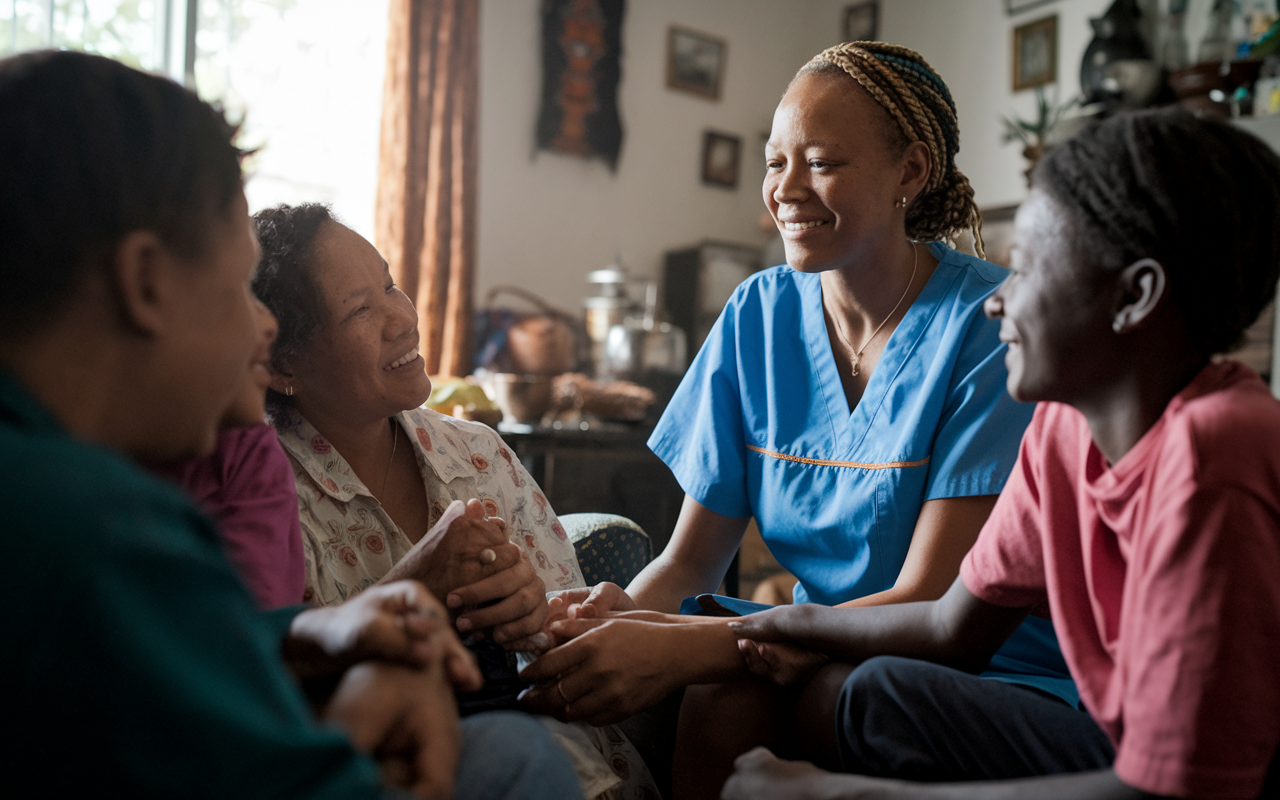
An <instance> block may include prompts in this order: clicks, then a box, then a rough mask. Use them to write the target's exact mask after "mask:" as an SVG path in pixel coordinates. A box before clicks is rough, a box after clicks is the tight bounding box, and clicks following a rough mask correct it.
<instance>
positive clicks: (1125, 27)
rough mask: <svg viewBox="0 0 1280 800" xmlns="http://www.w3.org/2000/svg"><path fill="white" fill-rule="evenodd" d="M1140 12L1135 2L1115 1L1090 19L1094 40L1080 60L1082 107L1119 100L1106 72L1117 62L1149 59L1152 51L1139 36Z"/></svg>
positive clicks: (1113, 102)
mask: <svg viewBox="0 0 1280 800" xmlns="http://www.w3.org/2000/svg"><path fill="white" fill-rule="evenodd" d="M1141 18H1142V9H1140V8H1138V3H1137V0H1116V1H1115V2H1114V3H1112V4H1111V7H1110V8H1108V9H1107V13H1105V14H1103V15H1102V16H1101V17H1095V18H1093V19H1091V20H1089V24H1090V25H1091V26H1093V40H1092V41H1090V42H1089V46H1088V47H1087V48H1085V51H1084V58H1082V59H1081V61H1080V91H1081V93H1083V95H1084V102H1085V104H1086V105H1087V104H1089V103H1097V102H1102V103H1106V104H1108V105H1109V106H1110V105H1113V104H1115V103H1117V102H1118V101H1119V100H1120V99H1121V94H1122V92H1121V91H1120V90H1119V89H1118V88H1117V87H1116V86H1114V85H1111V84H1113V83H1114V80H1112V81H1108V78H1109V77H1112V74H1111V71H1109V70H1108V67H1110V66H1111V65H1112V64H1114V63H1115V62H1117V61H1139V60H1147V61H1149V60H1150V59H1151V51H1150V49H1149V48H1148V47H1147V42H1146V40H1145V39H1144V38H1143V37H1142V29H1141V25H1140V20H1141Z"/></svg>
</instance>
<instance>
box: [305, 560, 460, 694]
mask: <svg viewBox="0 0 1280 800" xmlns="http://www.w3.org/2000/svg"><path fill="white" fill-rule="evenodd" d="M447 619H448V616H447V615H446V613H445V611H444V608H443V607H442V606H441V605H440V602H439V601H438V600H436V599H435V598H434V597H432V596H431V593H430V592H428V591H427V590H426V589H425V588H424V587H423V586H422V584H420V583H418V582H417V581H397V582H395V583H387V584H380V585H377V586H370V587H369V588H368V589H366V590H364V591H363V592H361V593H360V594H358V595H356V596H355V597H353V598H351V599H350V600H348V601H347V602H345V603H343V604H342V605H340V606H332V607H328V608H312V609H308V610H306V611H304V612H302V613H301V614H299V615H298V616H296V617H294V619H293V624H292V625H290V627H289V634H288V636H287V637H286V638H285V641H284V655H285V659H286V660H287V661H288V662H289V665H290V667H291V668H292V669H293V671H294V673H295V674H296V675H298V676H299V677H300V678H308V677H316V676H320V675H327V674H334V673H339V672H341V671H342V670H344V669H346V668H347V667H349V666H351V665H352V664H355V663H357V662H359V661H365V660H369V659H376V660H381V661H390V662H393V663H398V664H403V665H405V666H409V667H426V666H428V665H430V664H432V663H436V662H439V663H441V664H442V665H443V668H444V671H445V674H446V675H447V676H448V677H449V679H450V680H451V681H452V682H453V684H454V685H455V686H456V687H457V688H459V689H463V690H468V691H470V690H475V689H478V688H480V684H481V682H482V681H481V677H480V672H479V670H478V669H477V668H476V664H475V658H474V657H473V656H472V655H471V653H469V652H468V651H467V649H466V648H465V647H463V646H462V643H461V642H459V641H458V637H457V636H455V635H454V634H453V632H452V631H451V630H449V626H448V624H447Z"/></svg>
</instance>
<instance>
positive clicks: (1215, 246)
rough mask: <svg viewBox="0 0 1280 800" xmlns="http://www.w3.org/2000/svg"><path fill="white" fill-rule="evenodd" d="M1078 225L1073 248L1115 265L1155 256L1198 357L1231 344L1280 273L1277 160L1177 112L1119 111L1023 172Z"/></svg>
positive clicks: (1253, 142) (1251, 142)
mask: <svg viewBox="0 0 1280 800" xmlns="http://www.w3.org/2000/svg"><path fill="white" fill-rule="evenodd" d="M1031 185H1032V188H1033V189H1039V190H1041V191H1044V192H1045V193H1047V194H1048V195H1049V196H1050V197H1052V198H1053V199H1054V200H1056V201H1057V202H1058V204H1059V205H1060V206H1062V207H1063V209H1064V210H1065V211H1066V213H1067V214H1068V215H1070V216H1071V217H1072V218H1073V221H1074V222H1075V223H1076V224H1077V225H1078V226H1079V228H1078V235H1077V236H1076V237H1075V239H1076V245H1075V247H1076V254H1077V256H1079V257H1080V258H1082V259H1083V260H1084V262H1085V263H1086V264H1087V265H1089V266H1090V267H1092V268H1095V269H1104V270H1120V269H1123V268H1124V267H1126V266H1128V265H1129V264H1132V263H1134V262H1135V261H1138V260H1141V259H1143V258H1153V259H1155V260H1156V261H1158V262H1160V264H1161V265H1162V266H1163V267H1164V269H1165V273H1166V274H1167V275H1168V276H1169V284H1170V291H1171V298H1172V300H1173V303H1174V305H1175V306H1176V307H1177V308H1178V309H1179V310H1180V311H1181V312H1182V314H1183V316H1184V317H1185V320H1186V325H1187V327H1188V330H1189V331H1190V332H1191V335H1192V337H1193V340H1194V341H1196V342H1197V343H1199V344H1200V345H1201V346H1202V347H1204V348H1205V352H1207V353H1220V352H1224V351H1227V350H1229V349H1230V348H1231V347H1232V346H1234V345H1235V344H1237V343H1238V342H1239V341H1240V338H1241V336H1242V335H1243V333H1244V331H1245V329H1246V328H1248V327H1249V326H1250V325H1252V324H1253V322H1254V320H1256V319H1257V318H1258V315H1259V314H1260V313H1261V312H1262V310H1263V309H1264V308H1265V307H1266V305H1267V303H1269V302H1270V301H1271V298H1272V297H1273V296H1274V295H1275V292H1276V281H1277V279H1278V278H1280V157H1278V156H1277V155H1276V154H1275V153H1274V152H1272V150H1271V149H1270V148H1269V147H1267V145H1266V144H1264V143H1263V142H1262V141H1261V140H1259V139H1257V138H1255V137H1254V136H1252V135H1250V134H1248V133H1245V132H1244V131H1241V130H1240V129H1238V128H1236V127H1233V126H1232V125H1230V124H1228V123H1226V122H1222V121H1219V120H1213V119H1208V118H1200V117H1196V116H1193V115H1192V114H1190V113H1188V112H1186V111H1182V110H1172V111H1171V110H1157V111H1141V112H1133V113H1127V114H1119V115H1117V116H1115V117H1112V118H1111V119H1108V120H1106V121H1104V122H1101V123H1098V124H1097V125H1095V126H1093V127H1092V128H1089V129H1086V130H1084V131H1081V132H1080V133H1078V134H1076V135H1075V136H1074V137H1072V138H1071V139H1068V140H1067V141H1065V142H1063V143H1061V144H1059V145H1057V146H1056V147H1053V148H1050V150H1049V151H1048V152H1047V153H1046V154H1045V156H1044V157H1043V158H1042V159H1041V160H1040V162H1039V163H1038V164H1037V165H1036V168H1035V171H1034V172H1033V173H1032V175H1031Z"/></svg>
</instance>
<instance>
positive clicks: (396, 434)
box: [378, 417, 400, 502]
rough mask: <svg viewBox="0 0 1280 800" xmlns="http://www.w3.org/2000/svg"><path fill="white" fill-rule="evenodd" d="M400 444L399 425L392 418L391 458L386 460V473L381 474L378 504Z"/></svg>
mask: <svg viewBox="0 0 1280 800" xmlns="http://www.w3.org/2000/svg"><path fill="white" fill-rule="evenodd" d="M399 443H400V423H399V422H397V421H396V419H395V418H394V417H392V419H391V458H388V459H387V471H386V472H384V473H382V488H381V489H379V490H378V498H379V502H381V498H382V493H383V492H385V491H386V490H387V480H388V479H389V478H390V477H391V463H392V462H393V461H395V460H396V445H397V444H399Z"/></svg>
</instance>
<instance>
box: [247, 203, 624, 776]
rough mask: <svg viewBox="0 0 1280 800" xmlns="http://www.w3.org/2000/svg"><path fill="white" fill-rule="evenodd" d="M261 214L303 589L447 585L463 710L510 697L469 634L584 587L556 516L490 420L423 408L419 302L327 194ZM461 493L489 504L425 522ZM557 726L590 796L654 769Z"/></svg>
mask: <svg viewBox="0 0 1280 800" xmlns="http://www.w3.org/2000/svg"><path fill="white" fill-rule="evenodd" d="M254 220H255V222H256V224H257V230H258V238H259V241H260V243H261V247H262V261H261V263H260V264H259V267H258V272H257V275H256V276H255V278H254V283H253V289H254V292H255V293H256V294H257V295H258V297H259V298H260V299H261V300H262V301H263V302H264V303H265V304H266V305H267V307H268V308H270V309H271V311H272V312H273V313H274V314H275V315H276V318H277V319H278V321H279V333H278V335H277V337H276V340H275V343H274V345H273V347H272V358H271V363H272V372H273V375H272V381H271V390H270V392H269V394H268V411H269V416H270V417H271V421H272V422H273V423H274V425H275V426H276V430H277V433H278V435H279V437H280V442H281V444H282V445H283V446H284V449H285V451H286V452H287V453H288V454H289V458H290V460H291V462H292V464H293V473H294V478H295V482H296V486H297V489H298V509H299V513H300V517H301V521H302V537H303V548H304V552H305V558H306V587H307V588H306V598H307V599H308V600H311V601H313V602H317V603H321V604H325V605H332V604H335V603H340V602H342V601H343V600H344V599H346V598H348V597H350V596H352V595H354V594H356V593H358V592H360V591H361V590H363V589H365V588H366V587H368V586H370V585H372V584H375V583H382V582H386V581H390V580H395V579H400V578H415V579H417V580H420V581H422V582H423V583H424V584H426V586H427V587H428V588H429V589H430V590H431V591H432V593H433V594H435V595H436V596H438V597H441V598H446V603H447V605H448V606H449V608H450V609H451V610H452V612H453V613H454V614H456V615H457V618H456V623H455V624H456V626H457V628H458V630H459V631H461V632H463V633H472V632H474V633H478V634H480V635H481V636H478V637H475V638H474V639H473V641H472V644H471V646H472V647H473V649H476V650H477V651H478V654H479V655H480V657H481V663H482V666H484V667H485V668H486V670H485V671H486V679H487V683H488V686H487V687H486V688H487V691H488V695H487V696H485V697H482V698H473V699H471V700H470V701H469V704H470V706H471V707H472V708H484V707H488V706H491V705H493V704H502V703H508V702H511V701H513V700H514V696H515V693H516V692H517V691H518V690H519V688H521V686H522V684H520V682H519V681H518V679H517V678H516V677H515V674H514V672H513V671H511V670H509V669H508V668H507V667H506V663H505V662H506V659H505V658H503V655H502V654H501V652H498V653H497V654H496V655H495V653H494V648H493V647H492V646H491V645H488V644H487V643H484V642H481V641H480V638H481V637H488V638H489V639H490V640H491V641H492V642H494V643H497V644H500V645H503V646H504V647H505V648H507V650H509V651H510V650H516V651H519V650H527V649H530V648H531V647H532V646H533V644H532V642H531V641H530V639H529V637H530V636H532V635H534V634H537V633H538V632H539V630H540V629H541V627H542V624H543V622H544V620H545V619H546V618H547V601H546V594H545V590H547V589H552V590H555V589H569V588H574V587H581V586H583V579H582V572H581V570H580V569H579V568H578V562H577V559H576V557H575V555H574V550H573V546H572V544H571V543H570V542H569V541H568V536H567V535H566V534H565V531H564V528H563V527H561V525H560V522H559V521H558V520H557V519H556V515H555V512H554V511H553V510H552V509H551V507H550V505H549V504H548V503H547V499H546V497H545V496H544V495H543V494H542V492H541V491H540V490H539V488H538V486H537V484H536V483H534V481H533V479H532V478H531V477H530V476H529V474H528V473H527V472H526V471H525V469H524V467H523V466H521V464H520V462H519V460H517V459H516V458H515V456H514V455H513V454H512V452H511V450H510V449H508V448H507V447H506V445H505V444H503V442H502V440H501V438H499V437H498V435H497V434H496V433H494V431H493V430H492V429H490V428H488V427H486V426H484V425H480V424H477V423H474V422H467V421H465V420H459V419H454V418H452V417H446V416H442V415H440V414H437V413H435V412H433V411H429V410H426V409H423V408H421V405H422V404H423V403H424V402H425V401H426V399H427V396H428V395H429V394H430V392H431V382H430V380H429V379H428V377H427V375H426V373H425V371H424V369H423V366H424V365H423V359H422V357H421V356H419V355H418V330H417V314H416V312H415V310H414V307H413V304H412V302H411V301H410V300H409V298H408V297H407V296H406V295H405V294H404V293H403V292H401V291H400V290H399V289H398V288H397V287H396V285H395V282H394V281H393V280H392V279H391V274H390V272H389V269H388V266H387V263H386V261H385V260H383V258H382V256H381V255H379V254H378V251H377V250H376V249H375V248H374V247H373V245H371V244H370V243H369V242H368V241H366V240H365V239H364V238H363V237H362V236H360V235H359V234H357V233H356V232H355V231H353V230H351V229H350V228H348V227H346V226H345V225H342V224H341V223H340V222H338V221H336V220H335V219H334V218H333V216H332V215H331V214H330V212H329V210H328V209H327V208H326V207H325V206H322V205H316V204H306V205H300V206H292V207H291V206H280V207H277V208H271V209H267V210H264V211H260V212H258V214H256V215H255V217H254ZM455 500H461V501H464V502H471V503H472V506H473V508H475V507H476V506H478V505H479V506H482V507H483V512H482V513H476V514H475V515H474V516H472V515H468V516H464V517H462V518H461V519H459V520H457V521H455V522H454V523H453V524H452V525H451V526H449V527H448V529H447V532H445V533H444V534H443V536H440V537H435V536H426V535H425V534H427V532H428V531H429V530H431V529H432V528H433V527H435V526H436V525H437V522H438V521H439V520H440V518H441V517H442V515H444V513H445V511H446V508H447V507H448V506H449V505H450V503H451V502H452V501H455ZM475 501H478V503H476V502H475ZM481 517H483V519H481ZM485 550H489V551H491V552H489V553H485V552H484V551H485ZM553 733H554V734H555V735H556V736H557V738H558V739H559V740H560V741H561V743H562V744H565V745H566V749H568V750H569V751H570V753H571V755H574V756H575V758H576V760H577V766H578V769H579V775H580V778H582V786H583V790H584V793H585V794H586V796H587V797H592V796H594V795H596V794H599V793H600V792H601V791H603V790H606V789H609V788H610V787H611V786H614V785H615V784H618V783H619V778H618V776H617V775H615V774H614V773H615V769H616V771H617V773H618V774H619V775H624V776H629V780H630V781H631V782H633V783H634V784H637V785H645V784H646V783H648V782H649V778H648V771H647V769H646V768H645V766H644V764H643V762H642V761H641V760H640V759H639V757H638V755H637V754H636V752H635V750H634V748H632V747H631V746H630V744H629V743H628V742H627V741H626V739H625V737H623V736H622V735H621V733H619V732H617V731H614V730H607V731H604V730H600V729H595V728H587V727H583V728H576V729H575V728H568V727H563V726H562V727H559V728H555V727H553ZM584 738H585V739H586V740H587V741H585V742H584ZM613 764H617V765H619V766H618V767H616V768H615V767H613V766H611V765H613Z"/></svg>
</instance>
